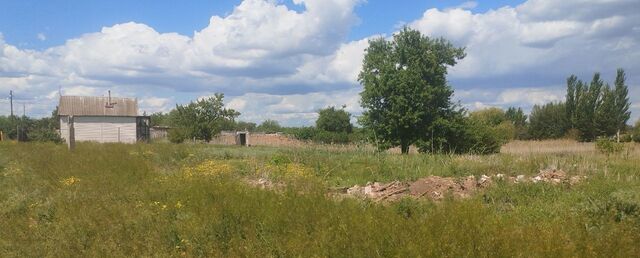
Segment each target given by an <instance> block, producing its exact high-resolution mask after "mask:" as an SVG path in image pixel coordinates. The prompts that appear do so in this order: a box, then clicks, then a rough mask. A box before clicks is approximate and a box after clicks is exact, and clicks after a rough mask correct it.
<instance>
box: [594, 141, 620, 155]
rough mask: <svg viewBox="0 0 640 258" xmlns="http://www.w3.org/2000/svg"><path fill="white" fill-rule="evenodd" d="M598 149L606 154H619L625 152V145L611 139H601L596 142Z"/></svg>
mask: <svg viewBox="0 0 640 258" xmlns="http://www.w3.org/2000/svg"><path fill="white" fill-rule="evenodd" d="M596 149H597V150H598V151H600V152H602V153H604V154H613V153H619V152H622V150H624V144H623V143H618V142H616V141H614V140H612V139H610V138H605V137H601V138H598V139H597V140H596Z"/></svg>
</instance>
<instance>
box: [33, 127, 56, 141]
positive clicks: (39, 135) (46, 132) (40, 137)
mask: <svg viewBox="0 0 640 258" xmlns="http://www.w3.org/2000/svg"><path fill="white" fill-rule="evenodd" d="M28 138H29V140H30V141H36V142H53V143H62V142H63V141H64V140H62V138H60V134H58V132H56V131H55V130H52V129H42V128H39V129H35V130H33V131H31V132H29V137H28Z"/></svg>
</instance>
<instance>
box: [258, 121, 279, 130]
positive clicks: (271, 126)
mask: <svg viewBox="0 0 640 258" xmlns="http://www.w3.org/2000/svg"><path fill="white" fill-rule="evenodd" d="M256 131H258V132H264V133H277V132H280V131H282V126H280V123H278V121H276V120H272V119H267V120H264V121H262V123H261V124H260V125H259V126H258V127H257V128H256Z"/></svg>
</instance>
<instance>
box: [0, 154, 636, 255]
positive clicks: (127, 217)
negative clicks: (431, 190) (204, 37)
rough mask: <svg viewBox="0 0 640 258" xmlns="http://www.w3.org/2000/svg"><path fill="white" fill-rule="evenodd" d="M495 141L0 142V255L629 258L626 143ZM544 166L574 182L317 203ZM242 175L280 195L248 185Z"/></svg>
mask: <svg viewBox="0 0 640 258" xmlns="http://www.w3.org/2000/svg"><path fill="white" fill-rule="evenodd" d="M520 144H529V143H520ZM541 144H542V145H544V146H543V147H539V149H543V150H546V149H548V148H549V147H548V144H547V143H541ZM545 144H547V145H545ZM506 148H507V149H508V150H512V151H505V149H504V148H503V151H504V152H505V153H503V154H497V155H490V156H472V155H453V156H449V155H407V156H401V155H394V154H388V153H376V152H373V151H371V150H370V149H359V148H356V147H354V148H324V147H318V146H316V147H307V148H304V147H303V148H275V147H251V148H240V147H231V146H213V145H188V144H184V145H171V144H148V145H145V144H140V145H120V144H102V145H100V144H89V143H83V144H79V145H78V146H77V149H76V150H75V151H74V152H73V153H71V152H69V151H67V150H66V148H65V146H63V145H52V144H35V143H34V144H13V143H6V142H5V143H0V257H43V256H52V257H77V256H81V257H87V256H88V257H93V256H100V257H123V256H126V257H130V256H153V257H171V256H177V257H182V256H186V257H197V256H208V257H210V256H214V257H220V256H222V257H236V256H251V257H254V256H258V257H262V256H266V257H290V256H296V257H416V256H447V257H514V256H515V257H540V256H543V257H568V256H571V257H576V256H577V257H585V256H586V257H592V256H599V257H634V256H635V257H637V256H638V255H639V254H640V245H638V243H639V242H640V155H638V152H637V149H638V148H637V146H631V145H630V146H628V148H629V151H624V152H622V153H620V154H615V155H604V154H599V153H597V152H595V151H561V152H552V151H551V152H549V151H535V150H536V147H535V146H533V147H521V146H520V145H515V146H507V147H506ZM559 148H563V147H559ZM578 149H579V148H578ZM527 150H529V151H527ZM532 150H533V151H532ZM549 167H555V168H559V169H562V170H564V171H565V172H567V173H568V174H569V175H585V176H587V179H586V180H585V181H583V182H581V183H579V184H575V185H569V184H558V185H552V184H546V183H537V184H536V183H519V184H507V183H496V184H494V185H493V186H492V187H490V188H488V189H486V190H484V191H482V192H480V193H478V194H475V195H473V196H472V197H471V198H467V199H454V198H445V199H444V200H442V201H430V200H423V199H417V200H416V199H408V198H407V199H403V200H401V201H398V202H392V203H376V202H373V201H368V200H362V199H356V198H340V199H337V198H333V197H330V196H329V195H328V192H329V191H330V190H329V189H331V188H334V187H345V186H352V185H354V184H361V185H362V184H365V183H367V182H373V181H379V182H389V181H393V180H401V181H411V180H415V179H418V178H421V177H425V176H428V175H440V176H454V177H463V176H468V175H476V176H480V175H483V174H486V175H495V174H498V173H501V174H505V175H511V176H516V175H521V174H522V175H535V174H536V173H538V171H539V170H540V169H544V168H549ZM255 178H269V179H270V180H273V181H274V182H278V183H279V184H280V185H282V186H283V187H281V188H278V189H277V190H273V189H271V190H269V189H266V190H263V189H259V188H257V187H253V186H250V185H248V184H247V183H246V181H247V180H248V179H255Z"/></svg>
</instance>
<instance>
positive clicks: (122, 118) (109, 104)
mask: <svg viewBox="0 0 640 258" xmlns="http://www.w3.org/2000/svg"><path fill="white" fill-rule="evenodd" d="M58 116H59V119H60V136H61V137H62V138H64V139H65V140H67V141H68V140H69V139H70V134H69V132H70V131H71V130H70V128H71V127H72V128H73V130H72V131H73V132H74V137H73V138H75V141H95V142H100V143H106V142H123V143H135V142H137V141H140V140H145V141H146V140H147V139H148V138H149V117H147V116H138V100H137V99H135V98H115V97H114V98H112V97H111V96H109V97H85V96H61V97H60V104H59V105H58Z"/></svg>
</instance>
